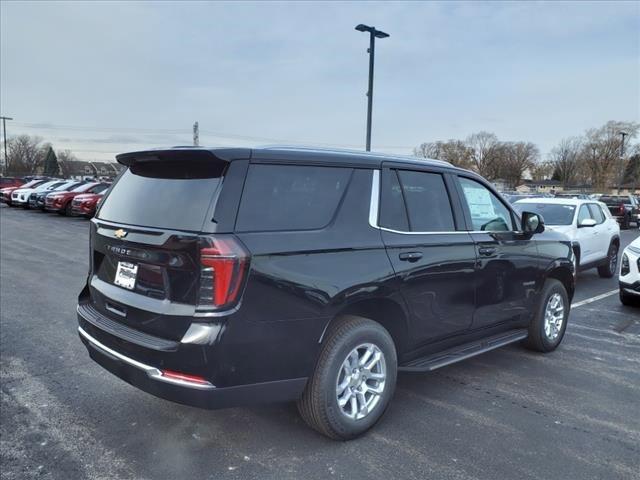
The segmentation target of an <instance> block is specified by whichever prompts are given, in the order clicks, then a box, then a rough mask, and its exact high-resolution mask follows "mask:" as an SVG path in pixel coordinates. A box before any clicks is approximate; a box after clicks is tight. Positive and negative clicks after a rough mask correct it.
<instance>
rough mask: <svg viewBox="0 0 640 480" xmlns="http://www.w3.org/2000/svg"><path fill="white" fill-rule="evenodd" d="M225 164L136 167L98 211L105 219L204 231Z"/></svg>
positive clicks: (126, 173) (189, 162)
mask: <svg viewBox="0 0 640 480" xmlns="http://www.w3.org/2000/svg"><path fill="white" fill-rule="evenodd" d="M225 166H226V164H225V162H212V161H210V160H209V161H193V160H189V159H187V158H185V159H182V160H181V161H173V162H169V161H162V162H148V163H147V164H142V163H141V164H135V165H133V166H132V167H131V168H129V169H127V170H125V171H124V173H123V174H122V176H121V177H120V178H119V179H118V180H117V181H116V182H115V183H114V184H113V185H112V187H111V191H110V192H109V194H108V195H107V196H106V197H105V199H104V200H103V202H102V205H101V207H100V211H99V212H98V217H99V218H100V219H103V220H109V221H113V222H119V223H125V224H129V225H141V226H148V227H156V228H171V229H175V230H186V231H201V230H202V227H203V225H204V222H205V220H206V215H207V211H208V210H209V207H210V204H211V201H212V198H213V196H214V194H215V193H216V191H217V189H218V187H219V185H220V183H221V178H222V175H223V170H224V167H225Z"/></svg>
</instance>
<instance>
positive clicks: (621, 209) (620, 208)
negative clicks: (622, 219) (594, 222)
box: [618, 203, 624, 215]
mask: <svg viewBox="0 0 640 480" xmlns="http://www.w3.org/2000/svg"><path fill="white" fill-rule="evenodd" d="M618 212H619V213H620V215H624V203H621V204H620V206H619V207H618Z"/></svg>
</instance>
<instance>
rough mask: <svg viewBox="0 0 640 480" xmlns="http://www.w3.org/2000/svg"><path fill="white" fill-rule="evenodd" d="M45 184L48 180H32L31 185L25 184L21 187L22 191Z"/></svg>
mask: <svg viewBox="0 0 640 480" xmlns="http://www.w3.org/2000/svg"><path fill="white" fill-rule="evenodd" d="M44 182H46V180H31V181H30V182H29V183H25V184H24V185H21V186H20V189H23V188H33V187H37V186H38V185H40V184H42V183H44Z"/></svg>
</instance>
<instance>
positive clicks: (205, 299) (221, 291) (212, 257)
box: [198, 235, 250, 310]
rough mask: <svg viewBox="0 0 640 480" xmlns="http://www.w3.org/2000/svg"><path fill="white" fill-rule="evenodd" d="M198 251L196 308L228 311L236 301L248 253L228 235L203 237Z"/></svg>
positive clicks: (243, 276)
mask: <svg viewBox="0 0 640 480" xmlns="http://www.w3.org/2000/svg"><path fill="white" fill-rule="evenodd" d="M202 242H203V244H202V246H201V248H200V265H201V267H200V291H199V294H198V307H199V308H205V309H215V310H221V309H228V308H231V307H233V306H234V305H235V304H236V303H237V302H238V300H239V298H240V292H241V289H242V285H243V283H244V280H245V277H246V272H247V268H248V266H249V259H250V256H249V253H248V252H247V250H246V249H245V248H244V247H243V246H242V244H241V243H240V241H239V240H238V239H236V238H235V237H234V236H232V235H216V236H215V237H204V238H203V239H202Z"/></svg>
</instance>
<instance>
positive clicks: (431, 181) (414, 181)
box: [398, 170, 456, 232]
mask: <svg viewBox="0 0 640 480" xmlns="http://www.w3.org/2000/svg"><path fill="white" fill-rule="evenodd" d="M398 177H399V178H400V184H401V186H402V192H403V194H404V200H405V202H406V205H407V210H408V212H409V228H410V229H411V231H412V232H452V231H454V230H455V229H456V228H455V225H454V223H453V212H452V211H451V204H450V203H449V195H448V194H447V188H446V187H445V185H444V179H443V178H442V175H440V174H438V173H427V172H415V171H410V170H398Z"/></svg>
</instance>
